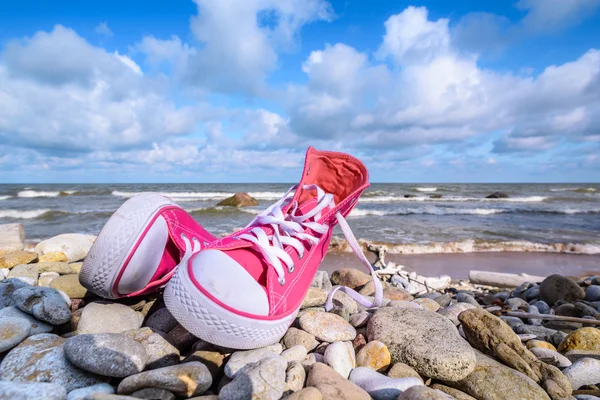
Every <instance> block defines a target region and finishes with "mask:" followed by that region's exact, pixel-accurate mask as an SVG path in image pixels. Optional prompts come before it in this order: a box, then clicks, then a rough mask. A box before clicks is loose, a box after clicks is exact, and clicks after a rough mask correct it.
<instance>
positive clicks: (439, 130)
mask: <svg viewBox="0 0 600 400" xmlns="http://www.w3.org/2000/svg"><path fill="white" fill-rule="evenodd" d="M308 146H314V147H316V148H317V149H321V150H334V151H343V152H348V153H351V154H353V155H355V156H357V157H359V158H360V159H361V160H362V161H363V162H364V163H365V164H366V165H367V167H368V168H369V172H370V178H371V181H372V182H599V181H600V0H569V1H564V0H511V1H509V0H494V1H485V2H482V1H479V0H465V1H452V2H449V1H445V0H423V1H385V0H372V1H368V2H367V1H360V0H346V1H331V2H328V1H325V0H218V1H217V0H195V1H184V0H173V1H169V2H165V1H159V0H129V1H126V2H123V1H117V0H88V1H85V2H81V1H78V0H70V1H60V0H56V1H53V2H39V1H31V0H20V1H15V2H3V4H2V5H1V6H0V183H70V182H73V183H75V182H77V183H103V182H106V183H120V182H157V183H158V182H160V183H162V182H294V181H295V180H296V179H297V178H298V176H299V174H300V171H301V167H302V164H303V159H304V154H305V151H306V148H307V147H308Z"/></svg>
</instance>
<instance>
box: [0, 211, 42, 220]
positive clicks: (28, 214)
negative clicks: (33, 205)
mask: <svg viewBox="0 0 600 400" xmlns="http://www.w3.org/2000/svg"><path fill="white" fill-rule="evenodd" d="M49 211H50V210H48V209H40V210H27V211H24V210H0V218H13V219H33V218H37V217H41V216H42V215H44V214H46V213H47V212H49Z"/></svg>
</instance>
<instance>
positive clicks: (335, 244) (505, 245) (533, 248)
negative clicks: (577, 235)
mask: <svg viewBox="0 0 600 400" xmlns="http://www.w3.org/2000/svg"><path fill="white" fill-rule="evenodd" d="M358 242H359V243H360V245H361V246H362V248H363V250H364V251H366V248H367V245H369V244H373V245H376V246H381V245H384V246H386V247H387V250H388V253H390V254H454V253H491V252H537V253H562V254H600V242H595V243H535V242H529V241H525V240H514V241H478V240H462V241H456V242H429V243H402V244H398V243H386V242H376V241H370V240H364V239H359V241H358ZM330 249H331V250H333V251H338V252H348V253H349V252H351V251H352V249H351V248H350V245H349V244H348V242H347V241H346V240H345V239H342V238H338V237H335V238H334V239H333V240H332V242H331V247H330Z"/></svg>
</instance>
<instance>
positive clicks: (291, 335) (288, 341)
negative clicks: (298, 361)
mask: <svg viewBox="0 0 600 400" xmlns="http://www.w3.org/2000/svg"><path fill="white" fill-rule="evenodd" d="M283 344H284V345H285V347H286V348H288V349H289V348H291V347H294V346H296V345H302V346H304V348H305V349H306V351H307V352H308V351H312V350H314V349H315V348H316V347H317V346H318V345H319V342H318V341H317V339H315V335H312V334H310V333H308V332H306V331H303V330H302V329H298V328H294V327H290V328H289V329H288V331H287V332H286V333H285V335H284V336H283Z"/></svg>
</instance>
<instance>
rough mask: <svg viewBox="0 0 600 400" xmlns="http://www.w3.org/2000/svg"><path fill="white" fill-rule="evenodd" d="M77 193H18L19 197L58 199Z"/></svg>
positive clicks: (33, 191) (66, 191)
mask: <svg viewBox="0 0 600 400" xmlns="http://www.w3.org/2000/svg"><path fill="white" fill-rule="evenodd" d="M75 193H77V191H76V190H62V191H55V192H46V191H35V190H22V191H20V192H19V193H17V197H23V198H31V197H58V196H70V195H73V194H75Z"/></svg>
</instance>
